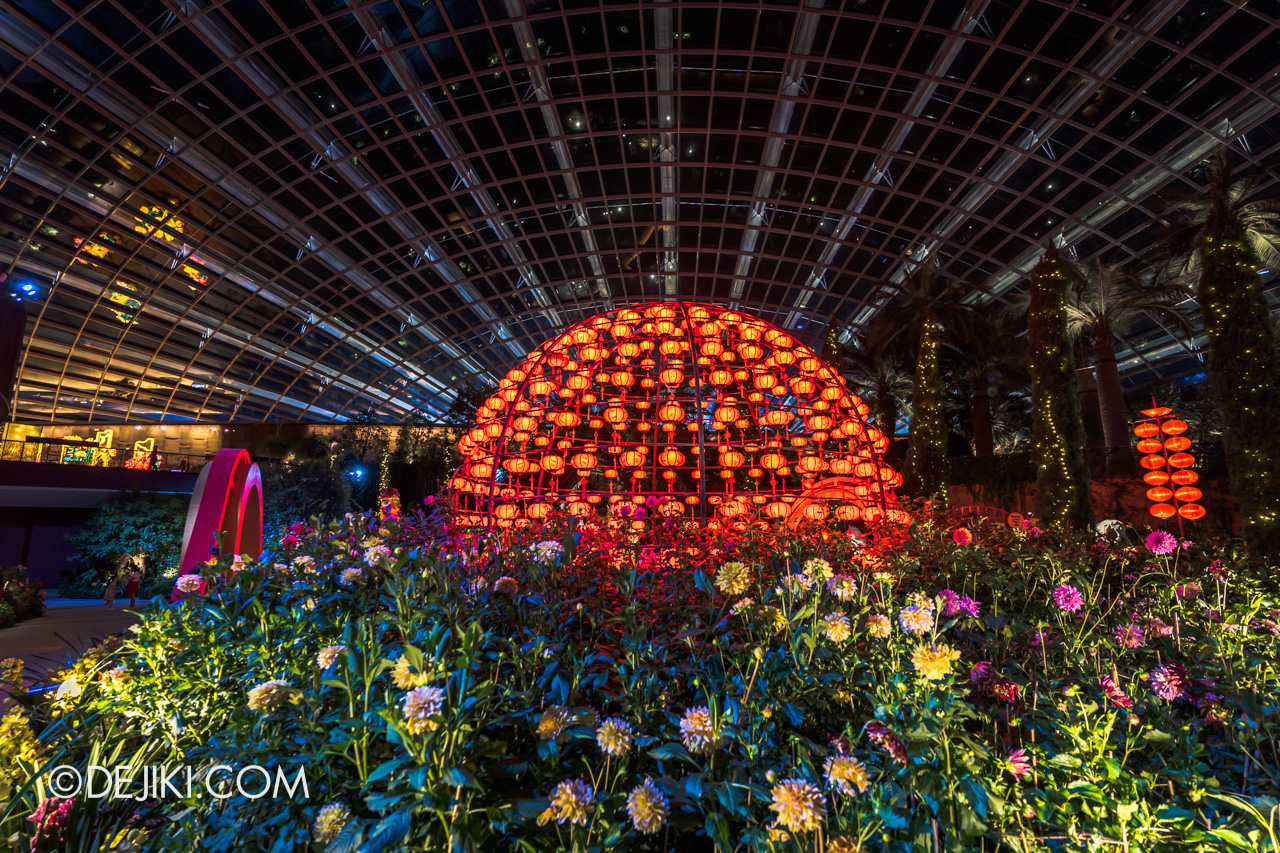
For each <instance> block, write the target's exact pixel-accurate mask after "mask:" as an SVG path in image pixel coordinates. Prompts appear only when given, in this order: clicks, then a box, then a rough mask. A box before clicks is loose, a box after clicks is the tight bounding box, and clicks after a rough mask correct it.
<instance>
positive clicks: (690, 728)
mask: <svg viewBox="0 0 1280 853" xmlns="http://www.w3.org/2000/svg"><path fill="white" fill-rule="evenodd" d="M680 738H681V740H683V741H684V745H685V748H686V749H688V750H689V751H690V752H692V753H693V754H695V755H709V754H710V753H712V752H715V751H716V747H718V746H719V745H720V732H719V730H717V729H716V727H715V725H714V724H713V723H712V721H711V711H710V709H708V708H707V706H705V705H702V706H700V707H697V708H690V709H689V710H688V711H686V712H685V714H684V717H683V718H682V719H681V720H680Z"/></svg>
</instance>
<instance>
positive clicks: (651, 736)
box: [0, 516, 1280, 853]
mask: <svg viewBox="0 0 1280 853" xmlns="http://www.w3.org/2000/svg"><path fill="white" fill-rule="evenodd" d="M422 524H423V522H422V521H421V520H420V519H412V518H411V519H406V521H405V522H404V523H403V524H395V523H391V524H389V525H387V526H385V527H382V528H380V527H379V522H377V521H376V520H374V519H371V518H370V517H368V516H355V517H350V518H348V519H345V520H343V521H340V522H329V523H325V524H322V525H320V527H319V529H318V530H312V531H310V532H307V531H305V530H304V531H302V539H301V541H300V542H299V543H298V544H297V546H296V547H295V548H294V549H292V550H290V551H288V552H286V553H277V554H269V555H265V556H264V558H263V559H262V561H261V562H260V563H257V564H253V563H251V564H249V565H246V566H244V567H243V568H242V569H241V570H240V571H238V572H234V573H233V572H231V571H229V570H230V568H231V566H230V564H229V563H228V562H227V561H226V560H225V559H224V560H223V561H222V563H221V564H220V565H216V566H212V567H209V568H208V569H207V570H206V571H205V573H204V575H203V582H204V584H205V586H204V588H203V589H202V590H201V591H200V592H198V593H193V594H192V595H191V596H190V597H189V598H187V599H186V600H185V601H184V602H182V603H180V604H178V605H177V606H155V607H153V609H152V610H151V611H149V612H148V613H147V614H146V616H145V618H144V619H143V621H142V623H141V625H140V626H139V629H138V630H137V632H136V633H135V634H134V635H133V636H131V637H130V638H129V639H128V640H126V641H125V643H124V644H123V647H121V648H118V649H114V648H110V647H108V648H107V649H105V650H100V651H98V652H95V653H93V654H91V655H89V656H88V657H86V658H85V659H82V660H81V661H80V662H78V663H77V664H76V666H75V667H74V668H73V669H71V670H70V671H68V672H65V673H62V674H60V675H58V676H56V677H57V678H59V679H61V680H62V682H63V684H64V690H63V691H61V693H62V694H63V695H61V697H60V698H57V699H55V700H53V701H51V702H49V701H46V702H43V703H40V702H35V701H31V702H28V703H27V704H28V705H29V706H30V710H29V713H30V726H31V729H32V730H34V731H35V732H36V734H37V735H38V738H39V743H38V745H37V746H36V747H34V748H33V747H32V746H31V744H30V743H29V742H28V740H27V739H26V736H25V735H24V731H25V729H24V728H23V726H25V723H23V725H22V726H15V727H14V728H13V730H12V733H11V734H8V735H7V737H9V738H11V739H12V744H10V743H9V742H6V743H0V755H12V756H21V757H19V758H16V759H12V761H14V762H16V767H17V769H18V770H19V771H21V772H19V773H17V774H16V776H15V778H16V782H15V785H14V790H15V792H16V794H15V796H13V797H12V799H11V800H10V801H9V803H8V805H7V809H6V810H4V811H0V832H2V833H3V834H4V836H5V837H9V838H11V840H12V844H13V845H14V846H15V847H22V848H23V849H33V850H35V851H36V853H42V851H49V850H52V849H60V850H61V849H89V850H94V849H97V846H98V844H99V841H98V839H102V838H114V837H116V836H117V835H119V834H120V833H127V832H130V831H133V832H134V833H135V840H137V841H139V842H140V844H141V846H142V849H147V850H159V849H163V850H166V851H180V850H209V851H230V850H249V849H253V850H280V851H286V850H314V851H320V850H328V851H338V850H350V851H355V850H361V851H381V850H391V849H394V850H404V851H427V850H460V851H463V850H465V851H470V850H475V851H479V850H523V851H529V853H533V851H561V850H574V851H604V850H677V851H686V850H688V851H692V850H707V849H710V848H711V847H712V846H713V845H714V847H715V848H716V849H721V850H726V851H729V850H741V851H782V850H792V851H793V850H797V849H800V850H807V849H813V848H814V847H815V845H816V846H818V847H819V848H820V847H821V846H822V845H823V844H824V843H825V845H826V849H828V850H834V849H849V847H848V846H846V847H844V848H837V846H836V845H837V843H838V842H837V841H836V839H840V838H847V839H856V840H858V841H860V842H861V843H862V845H863V846H864V848H865V849H871V850H886V851H888V850H892V851H904V853H905V851H910V850H924V849H937V850H941V849H946V850H956V851H960V850H975V849H989V850H998V849H1012V850H1021V851H1037V852H1038V853H1039V851H1049V850H1060V849H1068V848H1070V849H1074V848H1075V847H1076V846H1087V847H1088V849H1098V850H1103V849H1123V848H1124V847H1125V846H1128V847H1129V848H1130V849H1132V850H1150V851H1209V850H1220V849H1224V846H1226V845H1233V844H1238V845H1239V846H1240V849H1254V850H1266V849H1272V850H1274V849H1275V848H1274V845H1273V846H1271V847H1268V846H1267V845H1269V844H1272V842H1271V840H1270V836H1269V835H1268V831H1269V830H1268V829H1267V826H1268V824H1267V820H1268V810H1269V809H1271V808H1272V804H1273V803H1274V799H1269V798H1274V796H1275V794H1276V793H1277V790H1278V789H1280V761H1278V760H1277V757H1276V754H1275V751H1274V745H1275V743H1276V742H1277V741H1278V740H1280V703H1277V701H1276V695H1277V690H1278V689H1280V671H1277V667H1276V661H1277V652H1280V644H1278V641H1277V637H1276V634H1277V633H1280V626H1277V625H1276V624H1275V621H1274V620H1275V619H1276V618H1277V616H1280V613H1277V611H1276V608H1277V606H1278V603H1277V600H1276V597H1275V591H1274V589H1272V588H1268V587H1265V586H1264V585H1262V584H1259V583H1257V582H1255V581H1252V580H1251V579H1250V578H1251V576H1252V574H1251V573H1250V572H1249V564H1248V561H1247V560H1245V559H1244V558H1243V557H1242V556H1241V555H1240V554H1238V553H1236V552H1235V551H1234V550H1233V549H1232V547H1231V546H1230V544H1224V545H1214V544H1207V545H1205V546H1198V547H1196V548H1195V549H1193V550H1184V551H1179V552H1177V553H1176V554H1175V555H1174V556H1171V557H1157V556H1155V555H1153V554H1151V553H1150V552H1148V551H1147V550H1146V549H1145V548H1142V549H1136V548H1125V549H1119V550H1109V549H1107V548H1105V547H1102V548H1099V546H1094V547H1093V548H1092V549H1090V548H1089V543H1088V542H1087V541H1084V540H1071V539H1064V540H1057V539H1054V538H1052V536H1051V535H1048V534H1046V535H1041V536H1037V535H1035V534H1034V533H1033V534H1028V533H1023V532H1021V531H1011V530H1009V529H1007V528H1003V527H1002V528H996V529H991V530H987V531H983V530H978V531H976V535H977V537H978V539H977V541H976V542H974V543H972V544H957V541H956V539H955V538H953V537H952V536H951V535H949V531H942V530H936V529H934V528H931V527H928V526H923V527H919V528H915V529H913V530H911V531H909V532H902V533H898V532H895V531H893V530H886V531H883V532H882V534H881V536H880V538H879V540H878V541H877V542H876V543H875V544H874V545H873V546H871V547H867V548H863V547H860V545H859V543H857V542H856V541H855V540H851V539H850V538H849V537H848V536H846V535H844V534H843V533H838V532H835V531H832V530H828V529H825V528H822V527H809V528H805V529H802V530H800V531H788V530H786V529H778V528H771V527H768V526H766V525H762V524H756V525H751V526H748V527H744V528H742V529H738V530H732V531H729V530H708V529H703V528H700V527H698V526H697V525H693V524H686V523H683V522H674V521H663V522H658V523H657V524H656V526H655V527H654V529H653V530H651V531H649V532H646V533H645V534H642V535H641V536H640V537H639V538H638V539H636V538H633V536H632V535H630V534H628V533H625V532H622V531H621V529H619V530H616V531H615V530H613V529H611V528H609V527H608V526H607V525H600V526H597V525H596V524H595V523H587V524H582V523H580V522H574V521H567V520H565V519H562V518H558V517H557V518H553V519H552V520H551V521H550V522H549V524H548V526H547V527H545V528H543V529H542V530H539V531H536V532H532V531H531V532H529V533H525V534H512V535H509V536H502V537H495V538H487V537H481V536H475V535H458V534H457V533H456V532H437V531H431V530H425V529H423V527H422ZM958 538H960V539H961V541H963V540H964V537H958ZM539 540H541V541H539ZM733 559H736V560H737V561H740V562H741V563H742V564H743V566H742V568H741V570H740V571H738V572H734V571H731V570H730V567H729V566H728V564H727V562H726V561H728V560H733ZM275 563H284V564H285V565H288V566H289V567H290V568H289V569H288V570H285V569H283V568H281V567H276V566H274V565H273V564H275ZM356 570H358V571H356ZM833 570H834V571H835V572H837V573H839V574H836V575H835V576H834V577H832V578H831V583H825V582H824V580H825V579H826V578H827V577H828V576H829V575H830V574H831V573H832V571H833ZM1192 582H1194V583H1195V584H1196V586H1195V588H1194V590H1193V588H1192ZM1064 584H1065V585H1071V586H1074V587H1076V588H1078V589H1079V590H1080V591H1082V593H1083V595H1082V598H1083V603H1082V606H1081V609H1080V612H1079V613H1078V614H1077V613H1073V612H1070V611H1068V610H1064V609H1062V608H1061V607H1060V606H1059V605H1058V604H1057V603H1056V602H1055V592H1054V590H1055V588H1056V587H1058V586H1060V585H1064ZM942 587H949V589H940V588H942ZM952 590H958V591H959V592H952ZM730 591H732V592H730ZM744 596H745V597H744ZM1139 602H1140V603H1139ZM1135 608H1137V609H1139V610H1140V613H1137V614H1135V612H1134V611H1135ZM1130 624H1136V625H1139V626H1140V627H1142V628H1143V630H1144V631H1145V632H1146V638H1147V639H1146V640H1145V641H1144V643H1143V644H1141V645H1139V646H1137V647H1130V646H1128V645H1125V644H1123V643H1121V642H1120V641H1119V640H1118V639H1117V628H1120V627H1122V626H1126V625H1130ZM339 646H340V647H341V648H337V647H339ZM322 651H323V652H325V653H324V654H323V655H321V652H322ZM956 657H958V658H959V662H958V663H957V662H956V661H955V658H956ZM1174 663H1177V664H1178V665H1179V666H1185V668H1186V677H1185V679H1183V681H1182V682H1181V683H1180V684H1178V685H1176V686H1178V689H1179V690H1181V691H1182V694H1181V697H1180V698H1161V695H1160V692H1159V691H1163V692H1164V693H1165V694H1166V696H1167V694H1168V692H1169V683H1168V682H1167V681H1166V680H1161V679H1164V675H1162V674H1161V673H1164V672H1168V670H1158V667H1160V666H1163V665H1165V664H1174ZM1105 679H1113V683H1112V684H1111V685H1110V686H1108V684H1107V682H1106V680H1105ZM272 681H279V682H283V684H280V685H276V686H271V685H270V684H269V682H272ZM1157 681H1159V685H1157ZM68 683H70V684H72V685H73V689H66V685H67V684H68ZM1157 686H1158V687H1159V690H1157V689H1156V688H1157ZM419 688H421V689H420V690H419ZM415 690H418V692H417V693H414V692H413V691H415ZM415 703H417V704H415ZM1130 704H1131V707H1128V706H1129V705H1130ZM700 708H701V709H705V715H704V716H703V717H702V718H701V719H699V718H698V717H697V715H696V714H694V713H692V712H693V711H695V710H696V709H700ZM602 718H616V719H619V720H622V721H624V722H625V723H626V724H627V726H628V727H629V728H630V730H631V736H630V738H629V739H624V741H623V742H621V744H620V748H618V749H617V750H616V751H615V752H614V753H613V754H610V753H608V752H606V751H605V750H604V749H603V747H602V745H601V741H602V740H603V737H602V734H601V731H600V728H599V727H600V726H601V721H602ZM89 731H92V732H93V736H92V737H85V733H86V732H89ZM699 734H702V735H705V737H702V738H700V737H697V736H695V735H699ZM836 759H840V760H841V761H842V762H843V766H844V767H845V769H846V770H848V771H851V772H852V773H853V775H852V776H849V777H846V778H848V779H850V780H851V781H849V782H848V783H847V786H846V788H845V789H843V790H842V789H840V788H839V786H838V785H837V784H836V783H835V781H833V780H835V778H836V777H834V776H832V775H831V772H830V768H831V767H832V766H833V765H832V762H834V761H835V760H836ZM2 761H3V760H2V759H0V764H2ZM90 762H96V763H102V764H108V765H119V764H123V765H127V766H128V767H131V768H134V770H133V771H126V775H127V774H128V772H132V773H133V777H132V778H133V779H134V781H135V784H136V781H137V779H138V772H137V768H141V767H143V766H146V765H160V766H162V767H175V766H191V767H196V768H208V767H212V766H214V765H218V764H226V765H230V766H232V767H240V766H244V765H248V764H254V763H256V764H260V765H262V766H264V767H267V768H269V769H274V768H277V767H279V768H283V769H284V770H285V772H286V775H287V776H290V777H292V776H293V775H294V774H296V773H297V771H298V770H299V769H305V771H306V777H307V780H308V794H309V796H307V797H303V796H301V795H300V794H299V795H298V796H295V797H289V796H283V797H281V798H271V797H264V798H261V799H251V798H249V797H246V796H242V795H241V794H239V793H236V792H234V791H232V792H231V794H232V795H231V796H230V797H229V798H228V799H225V800H215V799H213V798H211V797H209V796H191V797H186V796H183V795H179V796H177V797H169V798H166V799H164V800H155V799H153V800H150V801H145V802H132V801H130V802H128V803H127V808H121V807H119V806H118V805H113V804H112V802H111V801H110V800H78V801H76V802H75V804H74V807H73V809H72V811H71V814H70V816H69V818H68V825H67V840H66V842H65V843H59V842H56V841H54V840H53V839H51V838H48V837H46V836H45V835H44V834H39V833H37V835H38V837H37V838H35V839H34V845H33V843H32V842H33V839H32V835H33V833H34V832H35V829H34V825H33V824H32V823H31V822H30V821H28V820H27V817H28V816H29V815H30V814H31V813H32V812H33V811H34V810H35V809H36V807H37V802H38V801H39V799H40V796H41V795H42V794H43V793H45V792H44V791H43V790H42V789H40V788H39V787H38V785H37V784H36V783H34V782H31V781H30V776H31V775H32V774H34V773H36V772H38V771H39V770H40V769H41V768H48V767H50V766H54V765H59V764H71V765H73V766H81V767H83V766H84V765H86V764H88V763H90ZM4 766H7V765H4ZM859 768H861V769H859ZM0 769H3V766H0ZM8 772H10V774H11V775H13V771H12V770H10V771H8ZM864 772H865V776H864V775H863V773H864ZM645 779H651V780H652V781H653V785H654V786H655V787H656V788H657V789H658V790H659V791H660V792H661V794H662V796H663V797H664V798H665V799H666V800H668V801H669V804H670V814H669V817H668V819H667V821H666V823H667V826H666V828H665V829H664V830H663V831H660V832H658V833H657V834H654V835H644V834H642V833H640V832H639V831H638V829H637V828H636V825H635V824H634V823H633V820H632V818H631V817H630V816H629V815H628V812H627V810H626V803H627V798H628V796H629V795H630V794H631V793H632V792H633V791H635V790H636V788H637V787H639V786H640V785H641V783H642V782H643V781H644V780H645ZM788 779H796V780H804V781H806V782H808V783H811V784H812V785H814V786H815V790H816V789H820V790H821V791H822V792H823V795H824V797H825V799H824V800H817V799H813V798H811V799H810V800H809V801H808V805H807V806H806V807H805V808H806V809H807V810H808V813H809V814H811V815H812V817H813V818H814V821H815V822H816V823H817V824H819V825H821V826H822V838H823V839H825V842H824V841H822V840H820V839H819V838H818V837H817V835H816V834H815V833H814V832H812V831H811V830H803V829H797V828H796V827H795V826H792V827H791V828H790V829H789V830H788V828H787V826H785V825H781V824H780V823H779V821H780V819H781V818H780V812H779V808H778V806H779V803H780V798H781V797H782V796H783V793H784V790H785V789H784V787H783V780H788ZM24 780H28V781H24ZM573 780H580V781H581V782H582V783H583V784H584V785H586V786H589V787H590V789H591V796H590V797H589V798H588V799H584V800H583V801H582V802H581V803H580V804H579V806H580V808H574V807H572V805H573V804H572V803H568V804H566V800H565V798H564V796H563V793H564V790H565V789H564V788H562V787H561V786H563V785H566V784H567V783H569V782H571V781H573ZM558 790H559V791H560V792H561V795H560V796H558V797H557V796H555V795H556V792H557V791H558ZM338 804H340V805H338ZM325 807H330V808H329V810H328V811H326V812H325V814H326V815H327V816H328V819H329V821H330V822H329V823H328V824H324V823H322V824H320V825H317V820H318V818H319V817H320V814H321V810H322V808H325ZM344 809H345V810H347V811H344ZM804 813H805V809H801V810H800V811H799V812H796V813H787V814H788V820H790V819H791V818H792V817H796V818H799V817H803V816H804ZM334 815H338V817H336V818H335V817H334ZM575 818H580V819H581V822H576V821H575ZM326 827H327V828H328V829H330V830H331V831H332V832H331V835H329V836H328V839H329V840H327V841H325V842H322V841H320V840H318V839H317V832H318V831H319V830H320V829H323V828H326ZM1271 831H1273V830H1271ZM137 836H143V837H137ZM1068 839H1070V840H1071V842H1070V843H1068V844H1064V842H1065V841H1066V840H1068Z"/></svg>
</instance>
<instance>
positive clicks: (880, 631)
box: [867, 613, 893, 640]
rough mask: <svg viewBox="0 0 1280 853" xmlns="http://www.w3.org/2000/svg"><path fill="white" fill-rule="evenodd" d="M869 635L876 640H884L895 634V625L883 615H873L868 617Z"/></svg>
mask: <svg viewBox="0 0 1280 853" xmlns="http://www.w3.org/2000/svg"><path fill="white" fill-rule="evenodd" d="M867 633H868V634H870V635H871V636H873V637H875V638H876V639H879V640H883V639H884V638H885V637H887V636H889V635H890V634H892V633H893V623H892V622H890V621H889V617H888V616H885V615H884V614H883V613H872V614H871V615H870V616H868V617H867Z"/></svg>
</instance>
